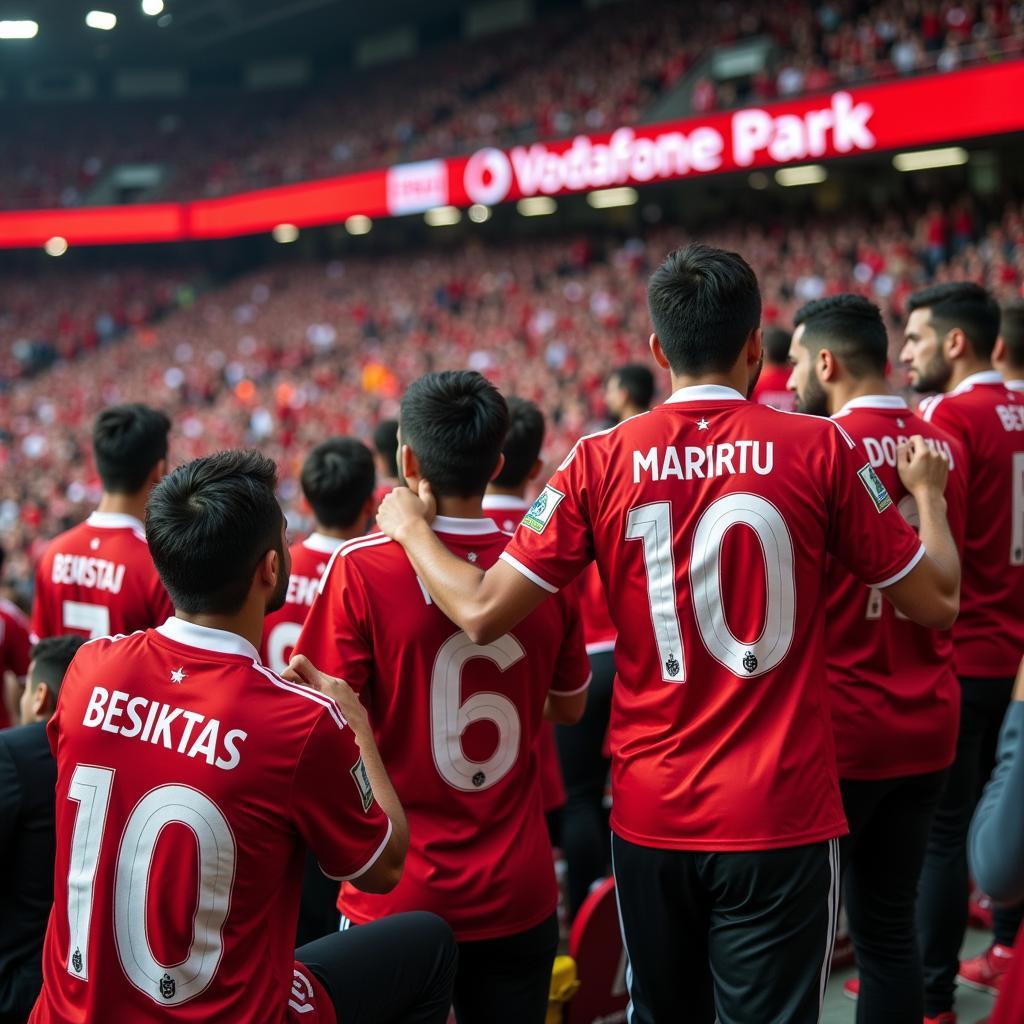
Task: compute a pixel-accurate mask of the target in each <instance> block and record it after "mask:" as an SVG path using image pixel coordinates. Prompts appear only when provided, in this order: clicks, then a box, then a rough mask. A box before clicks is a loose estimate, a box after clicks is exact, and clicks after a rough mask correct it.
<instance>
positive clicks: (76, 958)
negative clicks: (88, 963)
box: [71, 949, 82, 974]
mask: <svg viewBox="0 0 1024 1024" xmlns="http://www.w3.org/2000/svg"><path fill="white" fill-rule="evenodd" d="M71 966H72V967H74V969H75V974H81V973H82V951H81V950H80V949H76V950H75V951H74V953H72V954H71Z"/></svg>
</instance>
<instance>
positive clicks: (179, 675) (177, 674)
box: [171, 665, 188, 684]
mask: <svg viewBox="0 0 1024 1024" xmlns="http://www.w3.org/2000/svg"><path fill="white" fill-rule="evenodd" d="M187 678H188V673H186V671H185V666H184V665H182V667H181V668H176V669H175V670H174V671H173V672H172V673H171V682H172V683H179V684H180V683H183V682H185V680H186V679H187Z"/></svg>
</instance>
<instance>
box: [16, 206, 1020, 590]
mask: <svg viewBox="0 0 1024 1024" xmlns="http://www.w3.org/2000/svg"><path fill="white" fill-rule="evenodd" d="M950 209H951V210H952V211H954V212H953V214H952V216H950V215H948V214H947V213H945V212H943V210H942V209H938V208H936V207H929V208H925V209H920V210H917V211H916V212H915V211H900V210H896V209H891V210H889V211H888V212H887V213H885V214H884V215H883V216H878V215H877V214H867V213H865V214H862V215H860V216H855V215H853V214H846V215H843V216H838V217H834V218H827V217H822V218H821V219H819V220H816V221H815V222H814V223H813V225H811V226H808V225H806V224H802V223H800V222H799V221H798V220H796V219H794V220H788V221H787V220H785V219H783V220H781V221H780V222H778V223H777V224H776V225H774V226H770V225H766V224H749V223H745V224H733V225H731V226H722V227H719V228H716V229H715V230H713V231H707V232H699V234H701V235H702V236H704V235H706V236H707V237H708V239H709V240H712V241H714V242H715V243H716V244H719V245H724V246H726V247H729V248H733V249H736V250H737V251H740V252H743V253H745V254H747V256H748V258H749V259H750V261H751V263H752V265H753V266H754V268H755V269H756V270H757V271H758V273H759V275H760V278H761V285H762V289H763V292H764V295H765V310H764V322H765V323H773V322H774V323H783V324H788V323H789V322H790V320H791V317H792V314H793V312H794V310H795V309H796V308H797V307H798V306H800V305H801V304H802V303H803V302H805V301H807V300H809V299H812V298H817V297H820V296H822V295H827V294H834V293H836V292H840V291H845V290H854V291H859V292H862V293H864V294H866V295H868V296H870V297H871V298H873V299H874V300H875V301H877V302H879V303H880V304H881V305H882V306H883V308H885V309H887V310H888V312H889V314H890V316H891V317H893V318H896V320H898V318H899V317H900V316H901V315H902V312H903V301H904V299H905V298H906V296H907V295H908V294H909V292H910V291H912V290H913V289H915V288H917V287H919V286H920V285H921V284H922V283H925V282H927V281H930V280H936V281H944V280H953V279H957V278H963V277H969V278H971V279H976V280H979V281H983V282H985V283H986V284H987V285H988V286H990V287H991V288H992V289H993V290H994V291H995V293H996V294H997V295H998V296H999V297H1001V298H1004V299H1006V298H1010V297H1014V296H1016V295H1018V294H1020V290H1021V286H1022V283H1024V204H1022V203H1021V202H1020V201H1015V202H1008V203H1006V204H1004V205H1002V206H1001V207H1000V214H1001V215H997V216H991V215H989V214H988V213H987V212H986V211H985V210H984V209H982V208H981V207H979V206H977V205H975V204H974V203H973V201H972V200H970V199H969V198H968V197H966V196H965V197H962V198H961V199H960V200H958V202H956V203H954V204H951V206H950ZM681 237H683V233H682V232H681V231H680V229H678V228H668V227H664V226H662V227H658V228H654V229H651V230H650V231H648V232H647V233H646V235H645V236H644V237H639V236H636V237H629V238H626V239H625V240H623V239H621V238H617V237H615V236H599V235H598V236H593V237H591V238H585V237H578V236H577V237H573V238H569V239H560V240H559V239H556V240H547V241H538V240H533V241H518V242H514V241H506V242H504V243H501V244H495V245H485V244H482V243H479V242H473V243H470V244H466V245H464V246H462V247H460V248H457V249H455V250H454V251H444V252H440V251H438V250H437V249H432V248H426V249H423V250H421V251H417V252H410V253H408V254H402V255H392V256H367V257H358V258H352V259H348V260H345V261H344V262H341V261H335V262H330V263H326V264H313V265H307V264H289V265H276V266H275V265H270V266H268V267H265V268H263V269H259V270H256V271H253V272H250V273H248V274H245V275H243V276H241V277H239V278H237V279H235V280H233V281H231V282H229V283H227V284H225V285H223V286H221V287H218V288H211V289H209V290H207V291H205V292H202V293H200V294H199V295H198V297H197V298H196V299H195V301H194V302H192V301H190V299H191V294H192V293H191V291H190V289H189V288H187V287H182V286H180V285H179V286H178V292H177V295H178V298H177V300H176V301H177V302H178V303H179V305H178V307H177V308H175V306H174V302H172V301H168V300H169V299H170V296H171V295H172V294H174V284H173V282H174V281H175V280H176V279H175V278H174V277H173V276H172V277H170V278H166V277H161V276H160V275H159V274H157V275H155V277H152V278H149V279H148V281H149V294H151V295H154V296H158V297H160V299H159V302H158V301H157V299H154V300H152V306H151V309H152V310H154V311H155V310H156V309H158V308H159V309H163V310H168V309H169V310H171V311H170V312H168V313H167V315H165V316H163V318H162V319H160V320H157V321H154V322H141V321H140V323H139V326H137V327H134V328H133V329H132V330H129V331H127V333H125V334H124V335H123V336H122V339H121V343H119V344H110V345H105V346H102V347H100V348H98V349H94V350H91V351H89V350H87V351H84V352H82V353H81V354H80V355H79V357H78V358H77V359H68V358H66V356H68V355H70V354H71V353H70V352H63V353H61V354H62V356H64V357H65V358H61V359H59V360H58V361H57V362H56V363H55V364H54V365H53V366H52V367H51V368H50V369H49V370H48V371H47V372H45V373H43V374H40V375H37V376H35V377H34V378H32V379H30V380H28V381H23V382H21V383H20V384H19V386H18V387H16V388H14V389H13V390H10V391H9V392H8V393H7V394H6V395H5V401H4V403H3V405H2V409H0V432H2V435H3V436H4V438H5V440H8V441H9V443H8V444H7V445H6V446H4V447H3V448H0V458H6V459H7V460H8V461H7V464H6V465H4V466H3V470H4V472H3V475H2V483H0V543H2V544H3V545H4V546H5V547H6V548H7V549H8V551H9V553H10V557H9V560H8V565H7V574H8V576H10V577H15V578H17V579H19V580H22V581H27V580H28V578H29V575H30V574H29V566H30V564H31V562H32V560H33V559H34V558H35V557H38V553H39V551H38V547H39V545H40V544H41V543H42V538H45V537H50V536H53V535H54V534H55V533H57V532H59V531H60V530H61V529H63V528H65V527H66V526H68V525H70V524H71V523H73V522H77V521H78V520H79V519H81V518H82V517H83V516H84V515H85V514H86V513H87V511H88V510H89V508H90V507H91V505H92V504H94V503H95V501H96V498H97V496H98V484H97V481H96V478H95V474H94V472H93V470H92V467H91V465H90V457H89V455H88V452H87V451H86V450H85V448H84V447H83V445H82V441H81V439H82V438H83V437H84V436H86V434H87V427H88V424H89V423H90V421H91V419H92V417H93V416H94V415H95V413H96V412H97V411H98V410H99V409H100V408H101V407H102V406H103V405H105V404H110V403H116V402H122V401H134V400H145V401H147V402H150V403H151V404H154V405H156V406H158V407H161V408H163V409H165V410H166V411H168V412H169V413H170V414H171V416H172V418H173V420H174V429H173V431H172V435H171V445H172V460H173V461H174V462H175V463H179V462H182V461H185V460H186V459H189V458H193V457H196V456H198V455H200V454H205V453H207V452H209V451H211V450H214V449H217V448H221V447H231V446H237V445H244V444H253V445H257V446H259V447H261V448H262V449H263V450H264V451H265V452H266V453H267V454H268V455H270V456H271V457H273V458H274V459H275V460H276V461H277V462H278V464H279V465H280V467H281V478H282V481H283V484H282V486H283V488H284V493H283V494H282V497H283V499H284V501H285V503H286V506H287V508H288V509H289V514H290V517H291V521H292V524H293V526H295V527H296V528H298V529H301V528H303V527H305V526H306V525H308V524H307V522H306V517H305V513H304V511H303V509H302V507H301V499H300V496H299V493H298V488H297V484H296V483H295V481H296V480H297V478H298V474H299V469H300V464H301V460H302V458H303V457H304V455H305V453H306V452H307V451H308V450H309V448H310V447H312V446H313V445H314V444H316V443H317V442H318V441H320V440H322V439H323V437H326V436H329V435H331V434H352V435H355V436H358V437H369V436H370V434H371V432H372V430H373V426H374V425H375V423H376V422H377V420H378V419H380V418H381V417H382V416H391V415H393V414H394V413H395V412H396V410H397V399H398V397H399V396H400V395H401V392H402V390H403V389H404V387H405V386H406V385H407V383H408V382H409V381H411V380H413V379H415V378H416V377H417V376H419V375H420V374H422V373H424V372H427V371H429V370H431V369H440V368H448V367H453V366H466V367H470V368H473V369H478V370H480V371H481V372H483V373H486V374H487V376H488V377H489V378H490V379H492V380H493V381H494V382H495V383H496V384H497V385H498V386H499V387H501V388H502V389H504V390H507V391H509V392H515V393H518V394H520V395H523V396H524V397H527V398H530V399H531V400H533V401H536V402H537V403H538V404H539V405H540V407H541V408H542V409H543V410H544V412H545V415H546V416H547V418H548V422H549V424H550V425H551V428H550V431H549V440H548V445H547V450H548V453H549V455H550V456H552V457H554V458H555V459H558V458H561V455H562V454H563V453H564V452H565V451H567V450H568V448H569V447H570V446H571V444H572V443H573V441H574V440H575V439H576V438H577V437H578V436H579V435H580V434H581V433H583V432H585V431H586V430H587V429H588V428H590V427H592V426H594V425H595V424H597V423H599V421H601V420H602V418H603V417H604V415H605V410H604V408H603V405H602V399H601V394H602V384H603V379H604V375H605V374H606V372H607V369H608V367H609V366H612V365H616V364H618V363H622V362H626V361H628V360H630V359H632V358H635V357H636V355H637V352H638V349H637V345H638V344H641V343H642V339H643V338H644V337H645V336H646V333H647V331H648V330H649V327H648V321H647V307H646V300H645V287H646V279H647V276H648V274H649V272H650V268H651V267H652V266H655V265H657V262H658V260H659V259H660V258H661V257H662V256H663V255H664V253H665V252H666V251H667V250H668V249H669V248H672V247H673V246H675V245H677V244H679V241H680V238H681ZM74 280H75V279H74V277H72V278H70V280H69V282H68V288H71V289H73V288H74V284H73V282H74ZM129 280H130V278H129ZM142 280H146V278H142ZM178 280H181V278H179V279H178ZM58 282H59V283H58ZM12 287H13V285H12ZM20 287H21V288H22V289H27V292H26V293H25V294H28V295H31V294H33V289H34V294H35V297H36V300H37V301H36V306H37V307H38V306H43V305H44V303H42V302H41V301H39V300H40V296H41V295H43V294H46V292H47V291H48V290H52V291H54V292H55V293H59V294H62V295H63V294H64V293H65V286H64V283H63V279H61V278H58V279H55V280H54V281H50V282H48V281H46V279H45V278H40V279H39V280H38V281H37V282H36V283H35V284H34V285H33V284H31V283H30V282H28V281H27V280H26V281H23V282H21V284H20ZM81 287H82V288H85V287H86V285H85V281H84V280H83V282H82V284H81ZM110 287H111V288H114V285H113V284H111V286H110ZM69 294H71V293H69ZM112 294H115V295H116V294H118V293H117V291H116V288H115V290H114V292H113V293H112ZM124 294H127V290H126V291H125V292H124ZM143 294H145V290H144V289H143ZM160 303H164V304H163V305H160ZM896 320H892V321H891V324H893V325H894V324H895V323H896ZM60 322H61V321H60V318H59V317H58V318H57V320H56V321H55V322H54V321H50V322H49V323H50V326H51V328H52V327H53V326H54V323H56V324H58V325H59V323H60ZM45 323H46V321H44V324H45ZM16 333H17V332H11V331H8V332H7V333H6V334H5V335H4V337H5V339H6V338H9V337H11V336H13V335H14V334H16ZM893 336H894V337H895V336H896V335H895V333H894V334H893ZM40 337H42V338H43V339H44V342H43V347H44V348H46V349H47V351H49V350H50V349H56V350H57V351H60V345H61V338H62V335H61V334H60V333H59V332H57V333H53V334H50V335H46V334H43V335H40ZM7 349H8V345H7V342H6V340H5V344H4V348H3V349H2V350H0V351H2V352H6V351H7ZM6 362H8V363H9V362H10V359H9V357H7V359H6ZM9 383H10V381H8V384H9Z"/></svg>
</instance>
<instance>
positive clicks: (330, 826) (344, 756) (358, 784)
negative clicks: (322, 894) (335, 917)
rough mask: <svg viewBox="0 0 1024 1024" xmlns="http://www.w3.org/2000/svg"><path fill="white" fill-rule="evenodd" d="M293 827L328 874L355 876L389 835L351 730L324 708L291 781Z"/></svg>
mask: <svg viewBox="0 0 1024 1024" xmlns="http://www.w3.org/2000/svg"><path fill="white" fill-rule="evenodd" d="M290 804H291V809H292V815H293V819H294V821H295V826H296V828H297V829H298V831H299V833H300V835H301V836H302V838H303V839H304V840H305V841H306V845H307V846H308V847H309V848H310V849H311V850H312V851H313V854H314V856H315V857H316V859H317V861H318V862H319V864H320V869H321V871H323V872H324V874H325V875H328V876H330V877H331V878H334V879H337V880H338V881H346V880H348V879H350V878H357V877H358V876H359V875H361V874H362V873H363V872H364V871H366V870H367V869H369V868H370V867H372V866H373V864H374V862H375V861H376V860H377V858H378V857H379V856H380V854H381V853H382V852H383V850H384V847H385V846H387V843H388V840H389V839H390V838H391V822H390V820H389V819H388V816H387V815H386V814H385V813H384V811H383V810H382V809H381V807H380V804H378V803H377V801H376V800H375V799H374V796H373V790H372V788H371V786H370V780H369V778H368V777H367V774H366V769H365V768H364V767H363V760H362V757H361V756H360V754H359V747H358V746H357V745H356V742H355V738H354V737H353V735H352V730H351V729H349V728H348V727H347V726H344V727H343V726H340V725H339V724H338V722H337V721H335V719H334V717H333V716H332V715H331V714H329V713H327V712H324V714H322V715H321V716H320V718H319V719H318V721H317V723H316V725H314V727H313V728H312V730H311V731H310V734H309V736H308V738H307V740H306V745H305V747H304V748H303V751H302V754H301V756H300V757H299V763H298V765H297V766H296V769H295V776H294V778H293V782H292V795H291V801H290Z"/></svg>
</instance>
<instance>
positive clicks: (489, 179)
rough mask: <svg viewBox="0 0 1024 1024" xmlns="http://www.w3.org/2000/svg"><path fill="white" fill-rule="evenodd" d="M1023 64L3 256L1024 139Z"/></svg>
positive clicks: (122, 227)
mask: <svg viewBox="0 0 1024 1024" xmlns="http://www.w3.org/2000/svg"><path fill="white" fill-rule="evenodd" d="M1022 96H1024V60H1019V61H1008V62H1006V63H1004V64H998V65H994V66H991V67H982V68H975V69H972V70H968V71H960V72H955V73H952V74H947V75H928V76H923V77H920V78H911V79H906V80H902V81H897V82H890V83H888V84H884V85H866V86H863V87H855V88H846V89H839V90H837V91H835V92H832V93H830V94H824V95H817V96H812V97H807V98H804V99H799V100H788V101H783V102H779V103H774V104H768V105H765V106H764V107H748V108H745V109H743V110H736V111H731V112H728V113H713V114H707V115H704V116H701V117H693V118H686V119H684V120H681V121H673V122H668V123H664V124H657V125H643V126H635V127H622V128H617V129H616V130H615V131H612V132H610V133H607V134H602V135H577V136H576V137H575V138H573V139H565V140H561V141H558V142H537V143H534V144H532V145H528V146H515V147H513V148H511V149H497V148H493V147H488V148H486V149H481V150H478V151H477V152H475V153H472V154H470V155H468V156H460V157H453V158H450V159H446V160H445V159H438V160H423V161H418V162H416V163H410V164H399V165H397V166H394V167H390V168H383V169H380V170H376V171H367V172H364V173H360V174H353V175H345V176H342V177H337V178H328V179H323V180H319V181H310V182H304V183H302V184H299V185H286V186H282V187H280V188H271V189H261V190H259V191H254V192H244V193H241V194H239V195H234V196H226V197H224V198H221V199H203V200H197V201H195V202H185V203H156V204H150V205H139V206H113V207H85V208H81V209H73V210H26V211H16V212H9V213H0V248H13V247H25V246H41V245H43V243H44V242H46V241H47V239H50V238H52V237H54V236H61V237H63V238H66V239H67V240H68V242H69V243H70V244H72V245H102V244H118V243H128V242H171V241H186V240H194V239H208V238H230V237H235V236H239V235H248V234H257V233H261V232H267V231H270V230H271V229H272V228H273V227H274V226H275V225H278V224H282V223H287V224H294V225H296V226H297V227H300V228H302V227H313V226H317V225H323V224H336V223H341V222H343V221H345V220H346V219H347V218H348V217H350V216H352V215H354V214H364V215H366V216H369V217H389V216H391V217H394V216H403V215H406V214H414V213H422V212H423V211H425V210H429V209H431V208H432V207H436V206H446V205H454V206H469V205H470V204H471V203H483V204H484V205H487V206H493V205H495V204H497V203H502V202H507V201H511V200H516V199H523V198H527V197H531V196H556V195H563V194H566V193H572V192H586V191H590V190H592V189H601V188H608V187H613V186H618V185H644V184H646V183H648V182H652V181H672V180H679V179H684V178H692V177H697V176H701V175H708V174H722V173H727V172H730V171H745V170H752V169H754V168H762V167H763V168H767V167H780V166H785V165H787V164H799V163H804V162H806V161H816V162H817V161H822V160H834V159H840V158H843V157H849V156H853V155H856V154H863V153H872V152H885V151H892V150H898V149H913V148H920V147H922V146H931V145H939V144H942V143H949V142H960V141H967V140H970V139H979V138H984V137H987V136H995V135H1004V134H1007V133H1012V132H1019V131H1024V102H1022V101H1021V97H1022Z"/></svg>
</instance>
